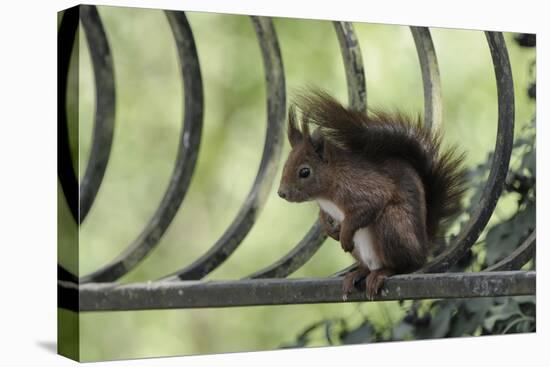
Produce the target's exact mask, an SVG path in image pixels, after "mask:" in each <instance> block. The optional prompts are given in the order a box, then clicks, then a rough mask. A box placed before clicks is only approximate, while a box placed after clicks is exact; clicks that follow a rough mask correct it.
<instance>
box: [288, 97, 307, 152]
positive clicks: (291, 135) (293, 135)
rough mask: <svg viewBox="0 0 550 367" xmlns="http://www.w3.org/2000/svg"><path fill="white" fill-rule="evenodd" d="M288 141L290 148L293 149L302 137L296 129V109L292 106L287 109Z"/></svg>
mask: <svg viewBox="0 0 550 367" xmlns="http://www.w3.org/2000/svg"><path fill="white" fill-rule="evenodd" d="M287 133H288V141H289V142H290V146H291V147H293V148H294V147H295V146H296V145H297V144H299V143H300V142H301V141H302V139H303V137H302V133H301V132H300V130H299V129H298V125H297V123H296V109H295V107H294V106H290V108H289V109H288V131H287Z"/></svg>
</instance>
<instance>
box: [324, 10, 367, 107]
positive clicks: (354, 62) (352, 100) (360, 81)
mask: <svg viewBox="0 0 550 367" xmlns="http://www.w3.org/2000/svg"><path fill="white" fill-rule="evenodd" d="M332 24H333V25H334V30H335V31H336V36H337V37H338V43H339V44H340V51H341V53H342V59H343V61H344V68H345V70H346V81H347V85H348V100H349V101H348V103H349V105H350V106H352V107H353V108H354V109H357V110H360V111H366V110H367V86H366V83H365V69H364V67H363V57H362V56H361V48H360V47H359V42H358V41H357V36H356V35H355V31H354V29H353V24H352V23H350V22H337V21H334V22H332Z"/></svg>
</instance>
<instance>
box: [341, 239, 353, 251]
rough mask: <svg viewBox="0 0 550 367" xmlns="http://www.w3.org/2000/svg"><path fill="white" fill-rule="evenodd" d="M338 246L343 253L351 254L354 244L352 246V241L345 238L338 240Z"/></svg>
mask: <svg viewBox="0 0 550 367" xmlns="http://www.w3.org/2000/svg"><path fill="white" fill-rule="evenodd" d="M340 245H342V249H343V250H344V251H345V252H352V251H353V247H354V244H353V240H352V239H346V238H344V237H342V238H341V239H340Z"/></svg>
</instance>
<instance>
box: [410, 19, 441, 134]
mask: <svg viewBox="0 0 550 367" xmlns="http://www.w3.org/2000/svg"><path fill="white" fill-rule="evenodd" d="M410 29H411V33H412V36H413V39H414V44H415V46H416V52H417V53H418V60H419V61H420V69H421V71H422V84H423V86H424V126H426V127H428V128H437V127H439V126H441V121H442V120H443V97H442V93H441V79H440V77H439V65H438V63H437V56H436V53H435V49H434V44H433V41H432V36H431V35H430V30H429V28H427V27H412V26H411V27H410Z"/></svg>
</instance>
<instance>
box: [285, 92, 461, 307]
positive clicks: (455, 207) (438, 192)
mask: <svg viewBox="0 0 550 367" xmlns="http://www.w3.org/2000/svg"><path fill="white" fill-rule="evenodd" d="M297 110H298V111H300V112H301V123H298V121H297V120H298V116H297V113H296V112H297ZM288 120H289V121H288V131H287V133H288V140H289V142H290V145H291V151H290V153H289V156H288V159H287V161H286V163H285V166H284V169H283V173H282V177H281V183H280V187H279V190H278V194H279V196H280V197H282V198H283V199H286V200H288V201H290V202H304V201H316V202H317V203H318V205H319V207H320V213H319V218H320V222H321V224H322V227H323V229H324V230H325V232H326V233H327V234H328V235H329V236H330V237H332V238H334V239H335V240H337V241H340V243H341V245H342V248H343V249H344V251H346V252H350V253H351V254H352V255H353V257H354V258H355V259H356V260H357V262H358V269H357V270H355V271H353V272H349V273H348V274H346V275H345V276H344V282H343V287H342V288H343V299H344V300H346V299H347V296H348V295H349V294H351V293H352V292H353V290H354V289H358V290H361V291H363V290H366V294H367V297H368V298H369V299H372V298H373V297H374V296H375V295H376V294H377V293H378V291H379V290H380V288H381V287H382V285H383V283H384V279H385V278H387V277H388V276H391V275H393V274H400V273H409V272H413V271H415V270H418V269H419V268H420V267H422V266H423V265H424V264H425V263H426V260H427V257H428V255H429V253H430V249H431V248H432V246H433V245H434V244H435V243H436V242H438V241H439V240H440V238H441V236H442V235H443V234H444V231H445V228H446V227H447V226H448V224H449V220H450V218H452V217H453V216H455V215H456V214H458V213H459V212H460V210H461V199H462V196H463V194H464V191H465V182H466V181H465V177H466V176H465V173H466V171H465V169H464V167H463V160H464V154H463V153H462V154H458V153H457V152H456V149H455V148H451V149H447V150H443V149H442V148H441V136H440V134H439V133H438V132H432V131H430V130H429V129H427V128H425V127H423V126H422V124H421V122H420V119H419V118H418V119H411V118H408V117H406V116H405V115H403V114H400V113H393V114H392V113H386V112H381V111H369V113H363V112H361V111H358V110H354V109H351V108H346V107H344V106H342V105H341V104H340V103H339V102H338V101H337V100H335V99H334V98H333V97H331V96H330V95H329V94H327V93H326V92H324V91H321V90H311V91H309V92H306V93H305V94H303V95H301V96H298V98H297V102H296V103H295V104H294V105H292V106H291V107H290V108H289V116H288ZM310 125H313V127H315V128H316V129H315V131H313V132H311V133H310V131H311V129H310ZM365 278H366V279H365ZM363 280H365V281H364V282H363Z"/></svg>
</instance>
